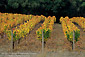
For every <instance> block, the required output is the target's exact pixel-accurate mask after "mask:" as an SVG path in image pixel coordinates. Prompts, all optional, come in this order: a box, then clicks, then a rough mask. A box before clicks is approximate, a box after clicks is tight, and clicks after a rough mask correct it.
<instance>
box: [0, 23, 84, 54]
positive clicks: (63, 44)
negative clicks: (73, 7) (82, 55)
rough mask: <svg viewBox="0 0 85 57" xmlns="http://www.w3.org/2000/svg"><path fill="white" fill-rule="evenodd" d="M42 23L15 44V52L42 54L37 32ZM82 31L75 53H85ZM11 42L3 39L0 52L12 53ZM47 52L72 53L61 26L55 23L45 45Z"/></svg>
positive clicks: (0, 42) (81, 31)
mask: <svg viewBox="0 0 85 57" xmlns="http://www.w3.org/2000/svg"><path fill="white" fill-rule="evenodd" d="M41 24H42V23H39V24H38V25H36V26H35V28H34V29H33V30H32V31H30V33H29V34H27V37H25V38H23V39H22V40H20V43H19V44H18V43H17V41H16V42H15V48H14V51H13V52H41V47H42V44H41V41H40V40H38V39H37V36H36V30H37V29H38V28H39V27H40V26H41ZM76 26H77V27H78V28H79V29H80V40H79V41H78V42H77V43H76V44H75V45H76V48H75V51H78V52H81V51H84V52H85V32H83V30H82V29H81V28H80V27H79V26H78V25H76ZM10 48H11V41H9V40H8V39H7V38H2V39H1V40H0V52H10V51H11V49H10ZM45 51H47V52H57V51H61V52H64V51H70V52H71V51H72V45H71V43H70V42H69V41H68V40H67V39H66V38H65V36H64V34H63V30H62V26H61V24H58V23H55V24H54V26H53V31H52V33H51V37H50V38H49V39H48V40H47V42H46V44H45Z"/></svg>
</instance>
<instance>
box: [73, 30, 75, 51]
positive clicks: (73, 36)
mask: <svg viewBox="0 0 85 57" xmlns="http://www.w3.org/2000/svg"><path fill="white" fill-rule="evenodd" d="M73 50H75V31H73Z"/></svg>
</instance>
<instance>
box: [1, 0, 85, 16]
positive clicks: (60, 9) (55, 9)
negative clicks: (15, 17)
mask: <svg viewBox="0 0 85 57" xmlns="http://www.w3.org/2000/svg"><path fill="white" fill-rule="evenodd" d="M0 8H2V9H0V11H2V10H3V11H4V12H13V13H24V14H39V15H40V14H43V15H46V16H48V15H55V16H56V17H57V16H59V17H60V16H69V17H73V16H84V15H85V11H84V10H85V1H84V0H0Z"/></svg>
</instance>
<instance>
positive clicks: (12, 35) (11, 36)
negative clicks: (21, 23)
mask: <svg viewBox="0 0 85 57" xmlns="http://www.w3.org/2000/svg"><path fill="white" fill-rule="evenodd" d="M13 45H14V44H13V30H12V29H11V51H13V48H14V46H13Z"/></svg>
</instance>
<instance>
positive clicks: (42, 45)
mask: <svg viewBox="0 0 85 57" xmlns="http://www.w3.org/2000/svg"><path fill="white" fill-rule="evenodd" d="M43 53H44V35H43V30H42V54H43Z"/></svg>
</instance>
